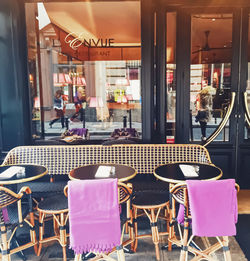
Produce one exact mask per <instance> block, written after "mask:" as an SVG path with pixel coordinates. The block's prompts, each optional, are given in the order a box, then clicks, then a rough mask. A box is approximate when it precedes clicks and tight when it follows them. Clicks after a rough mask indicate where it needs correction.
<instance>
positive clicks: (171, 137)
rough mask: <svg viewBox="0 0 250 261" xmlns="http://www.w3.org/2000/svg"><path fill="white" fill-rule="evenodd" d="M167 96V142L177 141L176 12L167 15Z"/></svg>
mask: <svg viewBox="0 0 250 261" xmlns="http://www.w3.org/2000/svg"><path fill="white" fill-rule="evenodd" d="M166 23H167V27H166V29H167V33H166V37H167V39H166V43H167V50H166V63H167V64H166V97H167V108H166V111H167V117H166V118H167V124H166V126H167V130H166V135H167V137H166V142H167V143H174V142H175V120H176V119H175V111H176V56H175V53H176V13H167V15H166Z"/></svg>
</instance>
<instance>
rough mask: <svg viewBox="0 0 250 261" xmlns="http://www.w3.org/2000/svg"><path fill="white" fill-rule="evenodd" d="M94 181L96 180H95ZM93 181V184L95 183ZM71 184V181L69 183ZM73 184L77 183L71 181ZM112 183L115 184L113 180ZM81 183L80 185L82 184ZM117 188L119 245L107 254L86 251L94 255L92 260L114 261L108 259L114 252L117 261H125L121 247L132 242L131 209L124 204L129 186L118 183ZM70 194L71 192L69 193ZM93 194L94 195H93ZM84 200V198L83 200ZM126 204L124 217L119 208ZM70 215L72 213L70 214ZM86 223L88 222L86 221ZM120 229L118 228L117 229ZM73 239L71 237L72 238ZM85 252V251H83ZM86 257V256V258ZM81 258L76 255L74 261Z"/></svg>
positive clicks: (127, 199) (129, 195) (128, 194)
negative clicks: (126, 225)
mask: <svg viewBox="0 0 250 261" xmlns="http://www.w3.org/2000/svg"><path fill="white" fill-rule="evenodd" d="M95 181H96V180H95ZM95 181H94V182H95ZM71 182H72V181H71ZM73 182H79V181H73ZM80 182H83V183H84V182H86V181H83V180H81V181H80ZM112 182H115V181H114V180H113V181H112ZM83 183H82V184H83ZM95 184H96V183H93V184H92V186H94V188H95V190H96V189H97V190H99V188H100V187H99V188H98V186H97V187H96V186H95ZM117 187H118V194H117V197H118V202H119V205H120V224H121V227H122V232H121V237H120V242H119V245H118V246H116V247H114V248H113V249H112V250H110V251H108V252H104V251H97V252H98V253H97V252H95V251H87V252H88V254H90V253H94V254H95V255H96V256H95V258H94V260H110V261H114V260H116V259H114V258H112V257H110V254H112V253H113V252H116V253H117V260H118V261H125V256H124V252H123V247H124V246H126V245H128V244H132V243H133V242H134V234H133V228H132V213H131V207H129V205H128V204H126V203H127V202H129V200H130V198H131V195H132V189H131V187H130V186H127V185H126V184H124V183H118V185H117ZM64 191H65V195H68V186H67V187H65V190H64ZM71 193H72V192H71ZM94 194H95V193H94ZM85 200H86V198H85ZM95 200H98V199H95ZM124 203H125V204H126V207H127V214H126V215H124V214H123V211H122V208H121V205H122V204H124ZM69 211H73V209H70V204H69ZM71 213H72V212H71ZM128 220H129V222H130V226H129V239H128V240H126V241H123V236H124V231H125V224H126V222H127V221H128ZM87 223H88V221H87ZM111 226H114V224H113V223H112V225H111ZM119 229H120V228H119ZM70 233H73V230H72V231H70ZM85 236H88V233H86V235H84V234H83V235H82V237H85ZM72 238H73V237H72ZM78 252H82V251H78ZM84 252H86V251H84ZM88 254H87V255H88ZM87 255H86V256H87ZM81 257H82V253H76V255H75V260H81Z"/></svg>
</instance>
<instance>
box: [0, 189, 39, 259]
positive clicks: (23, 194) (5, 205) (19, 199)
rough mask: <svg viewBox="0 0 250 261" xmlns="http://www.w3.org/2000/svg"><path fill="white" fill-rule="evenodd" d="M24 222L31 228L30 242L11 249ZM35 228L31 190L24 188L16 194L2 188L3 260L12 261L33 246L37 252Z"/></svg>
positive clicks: (1, 246) (0, 218) (0, 216)
mask: <svg viewBox="0 0 250 261" xmlns="http://www.w3.org/2000/svg"><path fill="white" fill-rule="evenodd" d="M24 199H26V200H24ZM25 201H26V202H25ZM24 221H25V222H26V223H27V224H28V225H29V227H30V241H29V242H28V243H26V244H23V245H20V246H18V245H17V246H16V247H15V248H10V245H11V241H12V240H16V239H15V234H16V231H17V229H18V227H22V226H23V222H24ZM34 226H35V222H34V215H33V212H32V199H31V190H30V188H29V187H23V188H22V189H21V190H20V191H19V193H18V194H16V193H14V192H13V191H11V190H10V189H8V188H5V187H1V186H0V229H1V244H0V248H1V260H3V261H10V260H11V255H12V254H14V253H17V252H19V251H22V250H24V249H26V248H29V247H32V246H34V248H35V252H37V239H36V234H35V229H34Z"/></svg>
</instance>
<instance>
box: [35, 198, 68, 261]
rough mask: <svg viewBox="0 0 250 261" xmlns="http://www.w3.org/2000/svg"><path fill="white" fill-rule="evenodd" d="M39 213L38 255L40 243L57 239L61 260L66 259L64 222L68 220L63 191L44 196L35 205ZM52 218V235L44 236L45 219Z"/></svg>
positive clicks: (66, 202) (40, 248) (66, 203)
mask: <svg viewBox="0 0 250 261" xmlns="http://www.w3.org/2000/svg"><path fill="white" fill-rule="evenodd" d="M37 211H38V213H39V247H38V254H37V255H38V256H39V255H40V254H41V250H42V245H43V244H44V243H46V242H50V241H55V240H56V241H58V242H59V244H60V245H61V247H62V250H63V260H64V261H66V260H67V255H66V246H67V237H68V236H69V234H68V233H67V232H66V224H67V221H68V200H67V198H66V197H65V195H64V194H63V193H61V194H55V195H54V196H51V197H48V198H45V199H44V200H42V201H40V202H39V203H38V206H37ZM49 219H52V220H53V230H54V231H53V232H54V235H53V236H50V237H46V238H44V226H45V223H46V221H48V220H49Z"/></svg>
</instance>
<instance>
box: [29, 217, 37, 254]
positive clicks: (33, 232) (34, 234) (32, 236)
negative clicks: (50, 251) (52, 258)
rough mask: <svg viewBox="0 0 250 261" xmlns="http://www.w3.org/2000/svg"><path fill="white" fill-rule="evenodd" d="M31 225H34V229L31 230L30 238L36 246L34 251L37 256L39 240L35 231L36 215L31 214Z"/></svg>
mask: <svg viewBox="0 0 250 261" xmlns="http://www.w3.org/2000/svg"><path fill="white" fill-rule="evenodd" d="M30 224H31V225H32V229H30V238H31V242H32V243H33V244H34V251H35V254H36V255H37V252H38V248H37V238H36V232H35V230H34V228H35V219H34V213H33V212H31V213H30Z"/></svg>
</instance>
